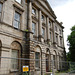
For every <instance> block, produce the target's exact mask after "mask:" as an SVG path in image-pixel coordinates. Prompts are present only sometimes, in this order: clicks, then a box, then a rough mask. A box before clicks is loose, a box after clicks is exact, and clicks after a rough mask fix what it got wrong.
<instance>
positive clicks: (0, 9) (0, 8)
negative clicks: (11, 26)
mask: <svg viewBox="0 0 75 75" xmlns="http://www.w3.org/2000/svg"><path fill="white" fill-rule="evenodd" d="M1 12H2V4H1V3H0V16H1Z"/></svg>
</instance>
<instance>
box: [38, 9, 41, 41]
mask: <svg viewBox="0 0 75 75" xmlns="http://www.w3.org/2000/svg"><path fill="white" fill-rule="evenodd" d="M38 26H39V27H38V30H39V31H38V32H39V34H38V35H39V41H41V38H42V23H41V10H39V25H38Z"/></svg>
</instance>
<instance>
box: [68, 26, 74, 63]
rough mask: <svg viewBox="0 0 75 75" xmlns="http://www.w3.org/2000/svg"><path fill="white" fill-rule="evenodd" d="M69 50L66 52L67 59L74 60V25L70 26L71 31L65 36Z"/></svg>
mask: <svg viewBox="0 0 75 75" xmlns="http://www.w3.org/2000/svg"><path fill="white" fill-rule="evenodd" d="M67 41H68V46H69V52H68V53H67V59H68V60H69V61H72V62H75V25H74V26H73V27H72V28H71V33H70V35H69V36H68V38H67Z"/></svg>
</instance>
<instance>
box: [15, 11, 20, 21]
mask: <svg viewBox="0 0 75 75" xmlns="http://www.w3.org/2000/svg"><path fill="white" fill-rule="evenodd" d="M15 20H17V21H19V22H20V14H19V13H17V12H15Z"/></svg>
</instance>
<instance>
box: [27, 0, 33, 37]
mask: <svg viewBox="0 0 75 75" xmlns="http://www.w3.org/2000/svg"><path fill="white" fill-rule="evenodd" d="M28 7H29V8H28V9H29V10H28V13H29V15H28V31H29V32H30V34H29V36H30V38H33V33H32V2H31V1H30V2H29V6H28Z"/></svg>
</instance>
